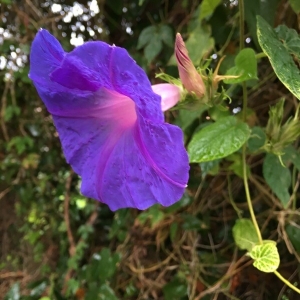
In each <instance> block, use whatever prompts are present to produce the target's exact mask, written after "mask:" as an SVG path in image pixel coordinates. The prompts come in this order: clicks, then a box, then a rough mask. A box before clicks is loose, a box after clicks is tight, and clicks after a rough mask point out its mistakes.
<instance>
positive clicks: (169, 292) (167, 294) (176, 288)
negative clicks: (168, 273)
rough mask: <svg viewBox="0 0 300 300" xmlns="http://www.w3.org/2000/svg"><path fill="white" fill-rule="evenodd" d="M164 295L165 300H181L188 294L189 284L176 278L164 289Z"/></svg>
mask: <svg viewBox="0 0 300 300" xmlns="http://www.w3.org/2000/svg"><path fill="white" fill-rule="evenodd" d="M163 293H164V299H165V300H180V299H181V298H182V297H184V296H187V294H188V288H187V284H186V283H185V282H184V281H182V280H180V279H179V278H177V277H175V278H174V279H173V280H172V281H170V282H169V283H167V284H166V285H165V286H164V287H163Z"/></svg>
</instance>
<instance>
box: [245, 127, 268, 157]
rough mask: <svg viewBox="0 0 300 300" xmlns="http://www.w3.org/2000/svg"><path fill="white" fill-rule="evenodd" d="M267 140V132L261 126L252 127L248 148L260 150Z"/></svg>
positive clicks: (254, 150) (251, 150)
mask: <svg viewBox="0 0 300 300" xmlns="http://www.w3.org/2000/svg"><path fill="white" fill-rule="evenodd" d="M265 141H266V134H265V132H264V130H263V129H262V128H261V127H258V126H255V127H253V128H252V131H251V136H250V138H249V140H248V149H249V151H250V152H256V151H258V150H259V149H260V148H261V147H262V146H263V145H264V144H265Z"/></svg>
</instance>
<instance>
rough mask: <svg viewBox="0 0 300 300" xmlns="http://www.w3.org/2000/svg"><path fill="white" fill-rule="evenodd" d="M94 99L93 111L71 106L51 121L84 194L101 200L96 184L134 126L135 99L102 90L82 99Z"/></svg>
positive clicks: (89, 100)
mask: <svg viewBox="0 0 300 300" xmlns="http://www.w3.org/2000/svg"><path fill="white" fill-rule="evenodd" d="M44 97H46V95H44ZM95 99H97V103H98V104H97V106H95V108H94V110H90V109H88V110H86V111H83V110H78V111H76V110H74V109H71V110H70V112H69V115H66V112H65V111H64V112H63V114H62V115H59V114H53V120H54V123H55V126H56V128H57V131H58V133H59V138H60V140H61V143H62V147H63V151H64V155H65V157H66V160H67V162H68V163H69V164H70V165H71V166H72V168H73V169H74V171H75V172H76V173H77V174H79V175H80V176H81V177H82V190H83V194H84V195H86V196H88V197H92V198H94V199H98V200H101V198H100V197H99V194H98V192H97V189H96V186H98V185H100V183H101V178H102V173H103V169H104V168H105V165H106V162H107V159H108V157H109V156H110V153H111V151H112V150H113V148H114V147H115V145H116V144H117V143H118V140H119V139H120V137H121V136H122V135H123V134H124V132H126V131H127V130H128V128H132V127H133V126H134V124H135V123H136V119H137V115H136V112H135V105H134V102H133V101H132V100H131V99H129V98H128V97H126V96H124V95H120V94H117V93H116V92H112V91H108V90H105V89H103V90H102V89H101V90H100V91H98V92H97V93H95V95H94V98H93V99H89V98H86V99H85V100H86V102H87V103H91V102H92V103H94V102H95V101H94V100H95ZM80 113H81V114H80Z"/></svg>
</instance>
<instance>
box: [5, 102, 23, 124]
mask: <svg viewBox="0 0 300 300" xmlns="http://www.w3.org/2000/svg"><path fill="white" fill-rule="evenodd" d="M20 113H21V109H20V107H19V106H15V105H10V106H7V107H6V109H5V112H4V120H5V122H7V121H9V120H11V119H12V117H13V116H18V115H19V114H20Z"/></svg>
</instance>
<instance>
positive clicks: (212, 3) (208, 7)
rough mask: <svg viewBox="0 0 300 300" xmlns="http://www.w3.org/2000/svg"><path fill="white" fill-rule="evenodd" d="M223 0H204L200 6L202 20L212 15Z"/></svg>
mask: <svg viewBox="0 0 300 300" xmlns="http://www.w3.org/2000/svg"><path fill="white" fill-rule="evenodd" d="M220 3H221V0H203V1H202V3H201V6H200V20H201V21H202V20H203V19H205V18H207V17H210V16H211V15H212V14H213V12H214V11H215V9H216V7H217V6H218V5H219V4H220Z"/></svg>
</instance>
